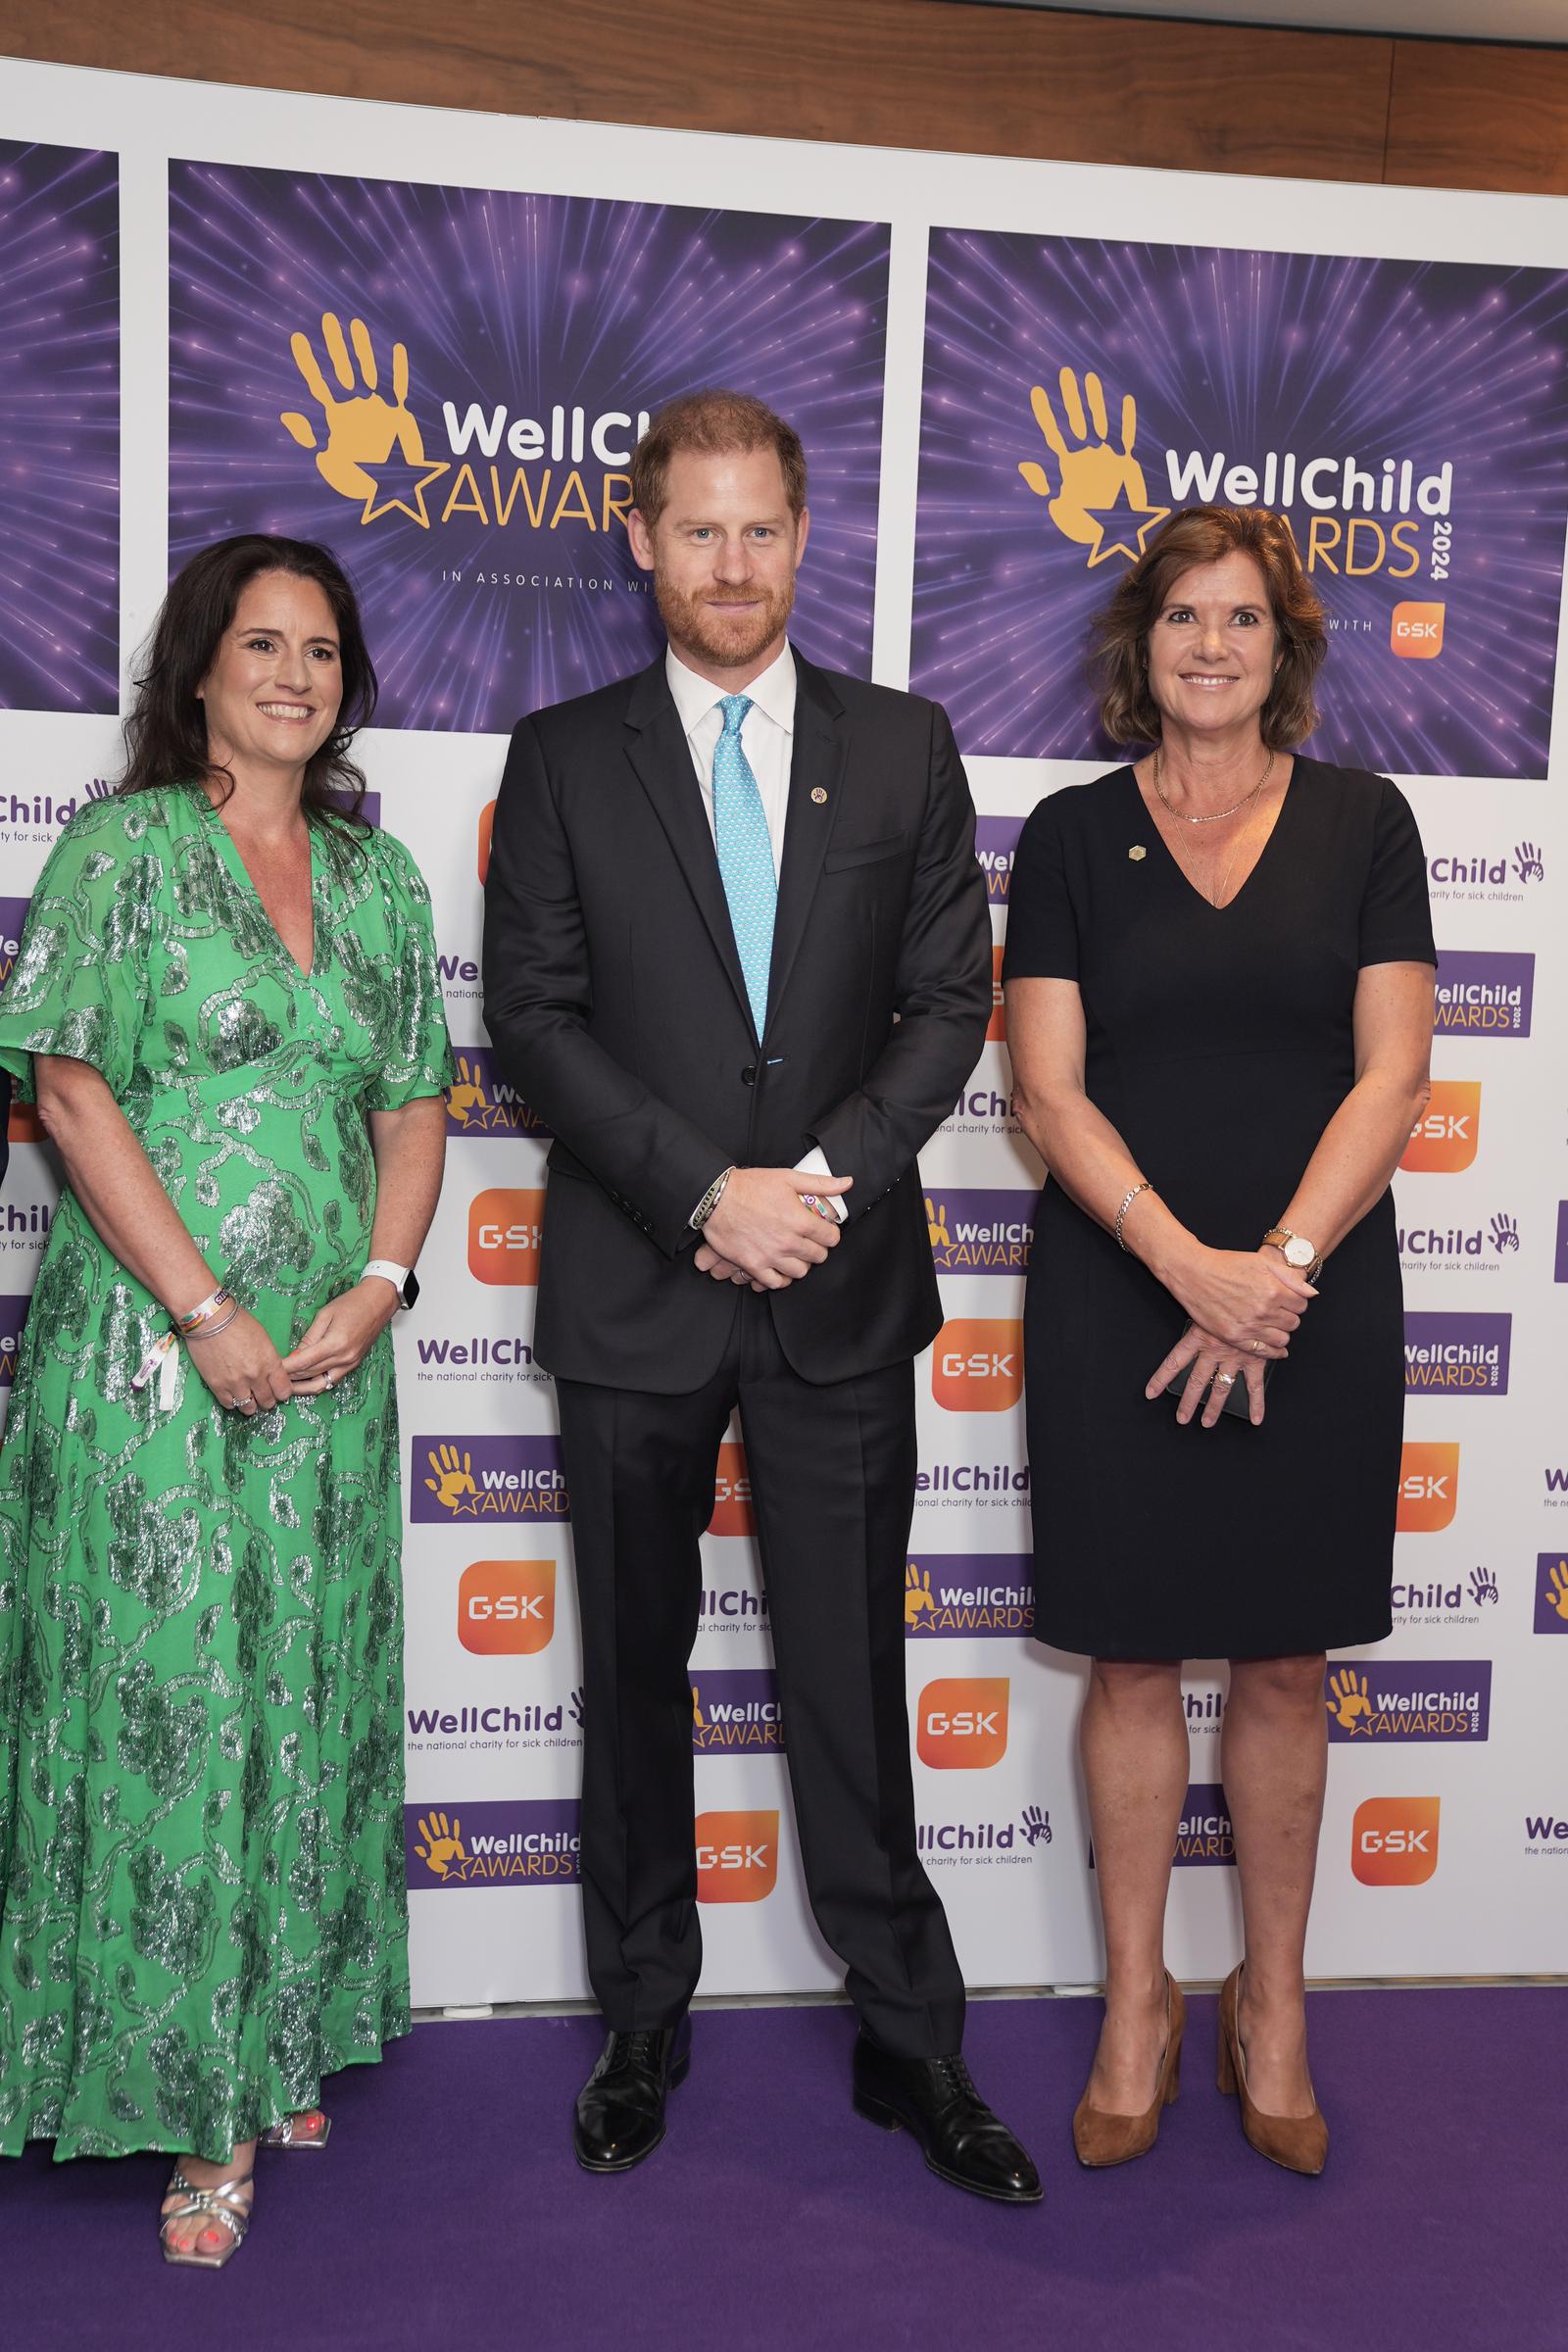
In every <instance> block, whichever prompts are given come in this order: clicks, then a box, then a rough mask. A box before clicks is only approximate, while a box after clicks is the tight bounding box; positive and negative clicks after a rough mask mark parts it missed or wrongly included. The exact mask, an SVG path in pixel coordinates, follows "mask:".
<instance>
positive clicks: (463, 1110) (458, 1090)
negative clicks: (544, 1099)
mask: <svg viewBox="0 0 1568 2352" xmlns="http://www.w3.org/2000/svg"><path fill="white" fill-rule="evenodd" d="M552 1132H553V1131H552V1129H550V1128H549V1127H547V1126H546V1125H545V1123H544V1121H543V1119H542V1118H541V1117H540V1116H539V1113H538V1112H537V1111H536V1110H534V1109H531V1108H530V1106H529V1105H528V1104H527V1103H524V1102H523V1100H522V1098H521V1097H520V1096H519V1094H518V1093H517V1090H516V1088H515V1087H513V1086H509V1085H508V1084H507V1082H506V1080H505V1079H504V1078H503V1077H502V1075H501V1072H500V1069H499V1067H498V1065H497V1062H496V1057H495V1054H494V1052H493V1050H492V1049H491V1048H490V1047H489V1046H466V1047H465V1048H464V1050H463V1052H462V1053H461V1054H459V1055H458V1064H457V1076H456V1077H455V1078H454V1080H453V1082H452V1084H451V1085H450V1086H449V1087H448V1088H447V1133H448V1135H449V1136H452V1135H525V1136H527V1137H528V1138H529V1139H530V1140H531V1141H533V1142H535V1143H544V1144H547V1143H549V1141H550V1140H551V1135H552Z"/></svg>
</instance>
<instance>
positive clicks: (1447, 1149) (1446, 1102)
mask: <svg viewBox="0 0 1568 2352" xmlns="http://www.w3.org/2000/svg"><path fill="white" fill-rule="evenodd" d="M1480 1141H1481V1082H1480V1080H1479V1079H1470V1078H1434V1080H1433V1081H1432V1095H1431V1099H1430V1101H1429V1102H1428V1103H1427V1106H1426V1109H1425V1110H1424V1111H1423V1112H1422V1114H1421V1116H1420V1118H1419V1119H1417V1121H1416V1123H1415V1125H1414V1126H1413V1127H1412V1128H1411V1130H1410V1141H1409V1142H1408V1144H1406V1146H1405V1148H1404V1156H1403V1157H1402V1158H1401V1160H1400V1161H1399V1165H1400V1167H1401V1168H1409V1169H1411V1170H1412V1171H1415V1170H1424V1171H1425V1172H1426V1173H1428V1174H1429V1175H1442V1176H1455V1175H1457V1174H1458V1172H1459V1170H1460V1169H1461V1168H1468V1167H1470V1166H1471V1165H1472V1164H1473V1162H1474V1160H1475V1155H1476V1147H1477V1145H1478V1144H1479V1143H1480Z"/></svg>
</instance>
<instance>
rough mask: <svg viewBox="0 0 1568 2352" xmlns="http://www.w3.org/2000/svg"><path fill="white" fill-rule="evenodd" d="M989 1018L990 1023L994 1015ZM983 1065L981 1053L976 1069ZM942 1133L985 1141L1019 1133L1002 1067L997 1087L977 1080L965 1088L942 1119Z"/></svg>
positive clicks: (1007, 1081)
mask: <svg viewBox="0 0 1568 2352" xmlns="http://www.w3.org/2000/svg"><path fill="white" fill-rule="evenodd" d="M992 1019H993V1024H994V1023H995V1019H996V1015H995V1013H993V1015H992ZM988 1034H989V1032H988ZM985 1066H986V1062H985V1056H984V1055H983V1054H982V1056H981V1060H980V1067H981V1069H984V1068H985ZM942 1132H943V1134H944V1135H956V1136H968V1137H975V1138H978V1137H985V1138H987V1139H991V1138H994V1137H997V1136H1002V1135H1018V1134H1020V1133H1021V1132H1022V1130H1021V1129H1020V1127H1019V1125H1018V1113H1017V1111H1016V1110H1015V1109H1014V1107H1013V1101H1012V1080H1011V1077H1010V1076H1009V1075H1008V1074H1007V1072H1006V1070H1005V1068H1004V1071H1003V1083H1002V1085H1000V1086H989V1085H986V1084H985V1083H984V1082H983V1081H982V1080H980V1079H979V1078H978V1077H977V1078H976V1079H975V1082H974V1083H973V1084H972V1085H970V1086H966V1087H965V1088H964V1090H963V1093H962V1094H961V1095H960V1096H959V1097H958V1100H957V1101H956V1103H955V1104H954V1106H953V1109H952V1111H951V1113H950V1114H949V1116H948V1117H947V1118H945V1119H944V1120H943V1122H942Z"/></svg>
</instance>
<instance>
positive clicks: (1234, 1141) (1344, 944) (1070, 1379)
mask: <svg viewBox="0 0 1568 2352" xmlns="http://www.w3.org/2000/svg"><path fill="white" fill-rule="evenodd" d="M1137 852H1141V853H1142V854H1141V855H1135V854H1134V853H1137ZM1009 901H1010V904H1009V908H1008V920H1007V950H1006V959H1005V977H1006V978H1008V979H1013V980H1020V979H1030V978H1056V979H1064V980H1076V981H1077V983H1078V985H1079V988H1080V990H1081V991H1082V994H1083V1001H1084V1009H1085V1014H1086V1016H1087V1022H1088V1047H1087V1061H1086V1085H1087V1091H1088V1094H1089V1098H1090V1100H1091V1101H1092V1102H1093V1103H1096V1104H1097V1105H1098V1106H1099V1108H1100V1109H1101V1110H1103V1112H1104V1114H1105V1116H1106V1117H1107V1118H1108V1119H1109V1120H1110V1121H1111V1123H1112V1125H1113V1126H1115V1127H1116V1129H1117V1130H1118V1131H1119V1133H1120V1134H1121V1135H1122V1137H1123V1138H1124V1139H1125V1141H1126V1144H1127V1147H1128V1149H1129V1151H1130V1152H1132V1154H1133V1157H1134V1158H1135V1159H1136V1161H1137V1162H1138V1165H1139V1167H1140V1168H1141V1170H1142V1171H1143V1173H1144V1175H1145V1176H1147V1177H1148V1178H1149V1180H1150V1181H1151V1183H1152V1184H1153V1185H1154V1187H1155V1188H1156V1190H1157V1191H1158V1192H1159V1194H1160V1195H1161V1197H1162V1198H1163V1200H1164V1201H1166V1203H1167V1205H1168V1206H1169V1207H1170V1208H1171V1210H1172V1211H1173V1212H1174V1213H1175V1215H1176V1216H1178V1217H1180V1218H1181V1220H1182V1222H1183V1223H1184V1224H1185V1225H1187V1226H1189V1227H1190V1228H1191V1229H1192V1231H1193V1232H1194V1233H1196V1234H1197V1235H1198V1236H1199V1238H1200V1239H1201V1241H1204V1242H1207V1243H1209V1244H1210V1245H1212V1246H1213V1247H1214V1248H1216V1249H1225V1250H1252V1249H1255V1248H1256V1247H1257V1244H1258V1242H1259V1241H1260V1240H1261V1239H1262V1236H1263V1234H1264V1233H1265V1232H1266V1230H1267V1229H1268V1227H1269V1226H1271V1225H1273V1224H1275V1223H1277V1222H1278V1220H1279V1219H1280V1218H1281V1217H1282V1216H1283V1215H1284V1213H1285V1209H1286V1206H1287V1203H1288V1202H1289V1201H1290V1199H1291V1196H1292V1194H1293V1193H1294V1192H1295V1190H1296V1188H1297V1185H1298V1184H1299V1180H1300V1177H1301V1173H1302V1171H1303V1169H1304V1168H1305V1166H1306V1164H1307V1161H1308V1160H1309V1159H1310V1158H1311V1156H1312V1152H1313V1151H1314V1150H1315V1149H1316V1146H1317V1143H1318V1140H1319V1138H1320V1137H1321V1135H1322V1133H1323V1130H1324V1128H1325V1127H1326V1126H1327V1125H1328V1122H1329V1120H1330V1119H1331V1118H1332V1116H1333V1114H1334V1112H1335V1111H1336V1109H1337V1108H1338V1107H1339V1105H1340V1103H1342V1102H1343V1101H1344V1099H1345V1097H1346V1096H1347V1094H1348V1092H1349V1090H1350V1087H1351V1085H1352V1083H1353V1080H1354V1056H1353V1045H1352V1036H1351V1011H1352V1006H1353V1004H1354V999H1355V987H1356V976H1357V974H1358V972H1359V971H1360V969H1361V967H1362V966H1363V965H1364V964H1372V963H1405V962H1419V963H1434V964H1435V963H1436V961H1437V954H1436V951H1435V949H1434V947H1433V943H1432V921H1431V914H1430V910H1429V907H1428V903H1427V887H1426V868H1425V863H1424V860H1423V858H1422V853H1421V842H1420V837H1419V835H1418V834H1417V832H1416V826H1415V819H1414V818H1413V816H1412V815H1411V813H1410V809H1409V806H1408V804H1407V803H1406V801H1405V800H1404V798H1403V796H1402V794H1401V793H1399V792H1398V791H1397V789H1396V787H1395V786H1394V785H1393V784H1391V783H1390V782H1389V781H1388V780H1387V778H1386V777H1383V776H1374V775H1367V774H1363V773H1361V772H1358V771H1356V770H1352V769H1347V768H1339V767H1330V766H1327V765H1325V764H1324V763H1323V762H1322V761H1320V760H1305V759H1301V758H1298V760H1297V761H1296V767H1295V772H1294V774H1293V776H1292V778H1291V782H1290V784H1289V786H1288V788H1287V791H1286V794H1285V799H1284V802H1283V805H1282V807H1281V809H1280V811H1279V815H1278V818H1277V820H1276V822H1275V826H1274V830H1273V832H1272V834H1271V835H1270V837H1269V840H1268V842H1267V844H1266V845H1265V847H1264V850H1263V853H1262V856H1261V857H1260V858H1259V859H1258V861H1257V863H1256V865H1255V866H1254V867H1253V869H1252V872H1251V874H1250V876H1249V878H1248V880H1247V882H1246V883H1245V884H1244V885H1243V887H1242V889H1241V891H1240V892H1239V893H1238V894H1237V896H1236V897H1235V898H1234V899H1233V900H1232V901H1231V903H1230V905H1229V906H1227V907H1221V908H1216V907H1212V906H1210V904H1209V903H1208V901H1207V900H1206V899H1204V898H1203V897H1201V895H1200V893H1199V892H1198V891H1197V890H1195V889H1194V887H1193V885H1192V884H1191V883H1190V882H1189V881H1188V879H1187V877H1186V875H1185V874H1184V873H1183V872H1182V869H1181V867H1180V866H1179V865H1178V864H1177V862H1176V860H1175V858H1173V857H1172V856H1171V853H1170V852H1169V850H1168V849H1167V848H1166V846H1165V844H1164V842H1163V840H1162V839H1161V838H1160V834H1159V830H1158V828H1157V826H1156V825H1155V824H1154V822H1153V819H1152V817H1151V816H1150V814H1149V812H1148V810H1147V809H1146V808H1145V805H1144V801H1143V798H1142V795H1141V794H1140V792H1139V789H1138V781H1137V778H1136V777H1135V775H1134V774H1133V771H1132V769H1131V768H1130V767H1122V768H1117V769H1116V770H1115V771H1114V773H1113V774H1111V775H1108V776H1101V777H1099V778H1098V779H1097V780H1096V781H1095V782H1094V783H1092V784H1082V785H1074V786H1069V787H1068V788H1066V789H1065V790H1063V791H1060V792H1055V793H1053V794H1052V795H1051V796H1050V798H1049V799H1047V800H1044V801H1042V802H1041V803H1040V805H1039V807H1038V808H1037V809H1035V811H1034V814H1033V815H1032V816H1031V817H1030V819H1029V821H1028V823H1027V824H1026V825H1025V827H1024V830H1023V835H1022V838H1021V840H1020V842H1019V844H1018V853H1017V857H1016V859H1015V861H1014V864H1013V873H1012V884H1011V889H1010V892H1009ZM1133 1213H1134V1214H1136V1210H1135V1211H1134V1212H1133ZM1184 1321H1185V1317H1184V1315H1183V1313H1182V1310H1181V1308H1180V1306H1179V1305H1178V1304H1177V1302H1176V1300H1175V1299H1173V1298H1172V1297H1171V1296H1170V1294H1169V1292H1168V1291H1166V1290H1164V1289H1163V1288H1162V1287H1161V1285H1160V1284H1159V1283H1157V1282H1156V1281H1155V1280H1154V1277H1153V1276H1152V1274H1151V1273H1149V1272H1148V1271H1147V1269H1146V1268H1145V1267H1144V1266H1143V1265H1142V1264H1141V1263H1140V1261H1139V1260H1138V1258H1137V1257H1135V1256H1133V1255H1132V1253H1131V1252H1130V1251H1129V1252H1126V1253H1124V1252H1123V1251H1122V1250H1119V1249H1118V1248H1117V1246H1116V1243H1115V1241H1114V1239H1113V1237H1112V1236H1111V1235H1110V1234H1108V1233H1106V1232H1105V1231H1103V1229H1102V1227H1100V1226H1099V1225H1097V1224H1096V1223H1095V1222H1094V1221H1093V1219H1091V1218H1090V1217H1087V1216H1086V1215H1085V1214H1084V1213H1083V1211H1082V1210H1081V1209H1080V1208H1078V1207H1076V1206H1075V1205H1074V1203H1073V1202H1072V1201H1070V1200H1069V1199H1068V1198H1067V1195H1066V1194H1065V1193H1064V1192H1063V1191H1062V1190H1061V1188H1060V1186H1059V1185H1054V1184H1052V1183H1050V1182H1049V1181H1048V1183H1047V1185H1046V1188H1045V1191H1044V1193H1043V1194H1042V1195H1041V1201H1040V1209H1039V1215H1038V1218H1037V1222H1036V1228H1035V1242H1034V1249H1033V1252H1032V1256H1031V1262H1030V1268H1029V1285H1028V1294H1027V1299H1026V1304H1025V1309H1024V1359H1025V1378H1026V1395H1027V1408H1026V1409H1027V1418H1028V1431H1029V1453H1030V1461H1031V1465H1032V1470H1033V1477H1032V1491H1033V1498H1034V1542H1035V1567H1036V1588H1037V1611H1036V1631H1037V1634H1038V1636H1039V1639H1040V1640H1041V1641H1043V1642H1051V1643H1053V1644H1054V1645H1055V1646H1056V1647H1057V1648H1060V1649H1069V1650H1077V1651H1081V1652H1084V1653H1087V1654H1089V1655H1091V1656H1096V1657H1103V1658H1166V1657H1170V1658H1174V1657H1270V1656H1283V1655H1289V1654H1293V1653H1298V1652H1302V1651H1308V1650H1315V1649H1330V1648H1344V1647H1348V1646H1350V1645H1352V1644H1354V1643H1357V1642H1376V1641H1379V1640H1381V1639H1382V1638H1383V1637H1384V1636H1385V1635H1386V1634H1387V1633H1388V1632H1389V1631H1390V1629H1391V1623H1392V1616H1391V1609H1390V1599H1389V1591H1390V1581H1391V1569H1392V1558H1393V1547H1394V1521H1395V1510H1396V1505H1397V1487H1398V1469H1399V1442H1400V1431H1401V1426H1402V1421H1403V1325H1402V1302H1401V1296H1400V1285H1399V1260H1398V1250H1397V1241H1396V1235H1395V1221H1394V1201H1393V1197H1392V1195H1391V1194H1388V1193H1385V1195H1384V1197H1383V1199H1382V1200H1381V1201H1379V1202H1378V1203H1377V1205H1376V1207H1374V1208H1372V1209H1371V1210H1369V1211H1368V1213H1367V1215H1366V1216H1364V1217H1363V1218H1362V1220H1361V1222H1360V1223H1359V1224H1358V1225H1357V1226H1356V1227H1355V1228H1354V1229H1353V1231H1352V1232H1350V1233H1349V1234H1348V1235H1347V1236H1346V1238H1345V1240H1344V1241H1343V1242H1342V1243H1341V1244H1340V1246H1339V1248H1338V1249H1337V1250H1335V1251H1334V1254H1333V1256H1332V1257H1331V1258H1330V1259H1329V1261H1328V1263H1327V1264H1326V1266H1325V1267H1324V1269H1323V1273H1322V1276H1321V1278H1320V1283H1319V1297H1318V1298H1317V1299H1315V1300H1314V1302H1313V1304H1312V1306H1311V1308H1310V1310H1309V1312H1308V1313H1307V1314H1306V1316H1305V1317H1304V1318H1303V1320H1302V1324H1301V1328H1300V1330H1299V1332H1298V1333H1297V1335H1296V1336H1295V1338H1294V1339H1293V1341H1292V1344H1291V1352H1290V1356H1289V1359H1288V1360H1287V1361H1285V1362H1283V1363H1280V1364H1277V1365H1276V1366H1275V1368H1274V1372H1273V1374H1272V1376H1271V1378H1270V1381H1269V1387H1268V1403H1267V1412H1266V1415H1265V1418H1264V1421H1263V1425H1262V1427H1261V1428H1259V1429H1254V1428H1252V1427H1251V1426H1250V1423H1246V1422H1242V1421H1240V1420H1237V1419H1235V1418H1233V1417H1232V1416H1231V1415H1229V1414H1227V1415H1225V1416H1224V1417H1223V1418H1222V1419H1221V1421H1220V1422H1219V1423H1218V1425H1217V1426H1216V1427H1215V1428H1213V1429H1208V1430H1205V1429H1201V1428H1200V1427H1199V1426H1198V1425H1197V1423H1196V1421H1195V1422H1194V1423H1193V1424H1191V1425H1190V1426H1188V1427H1187V1428H1185V1429H1180V1428H1178V1427H1177V1425H1176V1399H1175V1397H1159V1398H1157V1399H1155V1400H1153V1401H1149V1400H1148V1399H1146V1397H1145V1396H1144V1386H1145V1383H1146V1382H1147V1381H1148V1379H1149V1376H1150V1374H1151V1373H1152V1371H1153V1369H1154V1367H1155V1365H1156V1364H1157V1363H1158V1361H1159V1359H1160V1357H1161V1356H1162V1355H1163V1354H1164V1352H1165V1350H1166V1349H1167V1348H1169V1347H1170V1346H1171V1345H1172V1343H1173V1342H1174V1341H1175V1340H1176V1339H1177V1337H1178V1336H1179V1334H1180V1332H1181V1329H1182V1325H1183V1322H1184Z"/></svg>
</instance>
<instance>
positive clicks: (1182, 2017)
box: [1072, 1969, 1187, 2170]
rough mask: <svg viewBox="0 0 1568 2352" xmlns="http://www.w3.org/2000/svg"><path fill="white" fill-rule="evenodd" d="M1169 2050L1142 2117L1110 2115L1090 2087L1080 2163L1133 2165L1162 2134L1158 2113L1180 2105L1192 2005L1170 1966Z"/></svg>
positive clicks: (1080, 2131) (1075, 2129) (1079, 2112)
mask: <svg viewBox="0 0 1568 2352" xmlns="http://www.w3.org/2000/svg"><path fill="white" fill-rule="evenodd" d="M1165 2016H1166V2028H1165V2051H1164V2055H1163V2057H1162V2058H1161V2059H1160V2062H1159V2080H1158V2082H1156V2083H1155V2084H1154V2099H1153V2104H1152V2107H1150V2108H1149V2109H1148V2110H1147V2111H1146V2112H1145V2113H1144V2114H1143V2115H1111V2114H1108V2113H1107V2112H1106V2110H1105V2109H1104V2108H1103V2107H1092V2106H1091V2105H1090V2103H1089V2093H1088V2091H1087V2090H1086V2091H1085V2092H1084V2095H1083V2097H1082V2098H1081V2099H1080V2100H1079V2102H1078V2106H1077V2109H1076V2111H1075V2113H1074V2115H1073V2119H1072V2144H1073V2147H1074V2150H1075V2151H1076V2153H1077V2157H1078V2161H1079V2163H1080V2164H1082V2165H1087V2166H1089V2167H1090V2168H1091V2169H1093V2170H1099V2169H1100V2168H1102V2167H1103V2166H1105V2165H1109V2164H1131V2162H1132V2160H1133V2158H1134V2157H1135V2156H1147V2155H1148V2154H1149V2151H1150V2149H1151V2148H1152V2146H1153V2144H1154V2142H1155V2140H1156V2139H1157V2138H1158V2136H1159V2111H1160V2109H1161V2108H1162V2107H1172V2106H1174V2105H1175V2103H1176V2093H1177V2092H1178V2091H1179V2090H1180V2088H1181V2084H1182V2033H1183V2029H1184V2028H1185V2026H1186V2024H1187V2003H1186V2001H1185V2000H1184V1999H1183V1998H1182V1988H1181V1986H1180V1985H1178V1984H1177V1982H1176V1980H1175V1978H1174V1977H1173V1976H1172V1975H1171V1973H1170V1971H1169V1969H1167V1970H1166V1971H1165Z"/></svg>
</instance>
